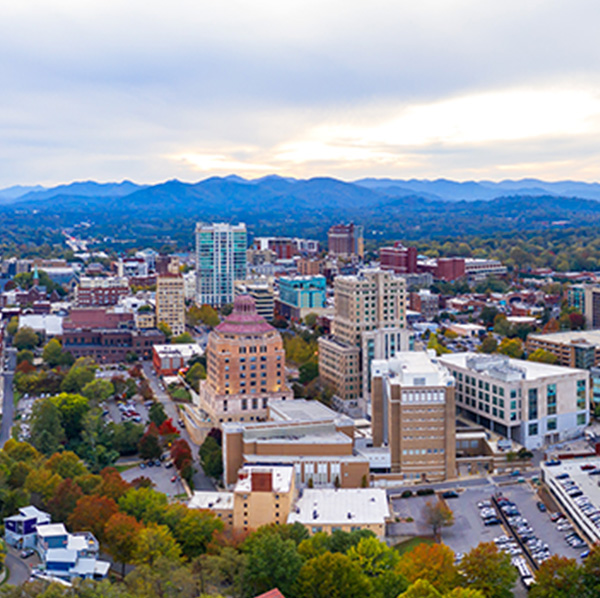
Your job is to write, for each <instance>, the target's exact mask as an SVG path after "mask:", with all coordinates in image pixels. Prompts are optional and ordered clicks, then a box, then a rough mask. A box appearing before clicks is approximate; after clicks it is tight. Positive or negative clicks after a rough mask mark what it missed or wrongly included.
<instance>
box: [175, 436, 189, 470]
mask: <svg viewBox="0 0 600 598" xmlns="http://www.w3.org/2000/svg"><path fill="white" fill-rule="evenodd" d="M171 459H173V463H174V464H175V467H177V469H181V468H182V467H183V464H184V462H185V461H191V460H192V449H191V448H190V445H189V444H188V443H187V441H185V440H184V439H183V438H179V439H178V440H176V441H175V442H174V443H173V445H172V446H171Z"/></svg>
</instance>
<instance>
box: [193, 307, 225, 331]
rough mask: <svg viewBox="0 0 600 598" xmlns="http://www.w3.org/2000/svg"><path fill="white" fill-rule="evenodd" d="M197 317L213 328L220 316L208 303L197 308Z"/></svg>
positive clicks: (217, 323)
mask: <svg viewBox="0 0 600 598" xmlns="http://www.w3.org/2000/svg"><path fill="white" fill-rule="evenodd" d="M198 319H199V320H200V321H201V322H202V323H203V324H204V325H205V326H208V327H209V328H214V327H215V326H218V325H219V322H220V318H219V314H218V313H217V311H216V310H215V308H214V307H212V306H210V305H203V306H202V307H200V309H199V310H198Z"/></svg>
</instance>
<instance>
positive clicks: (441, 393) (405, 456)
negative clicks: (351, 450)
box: [371, 352, 456, 481]
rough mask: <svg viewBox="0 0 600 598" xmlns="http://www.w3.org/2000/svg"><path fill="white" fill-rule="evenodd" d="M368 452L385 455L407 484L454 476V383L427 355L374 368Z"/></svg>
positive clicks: (398, 358) (397, 358)
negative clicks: (386, 450)
mask: <svg viewBox="0 0 600 598" xmlns="http://www.w3.org/2000/svg"><path fill="white" fill-rule="evenodd" d="M372 377H373V389H372V394H371V406H372V418H373V419H372V421H373V446H375V447H377V446H386V447H389V450H390V458H391V471H392V473H400V474H403V475H404V478H405V479H407V480H428V481H430V480H445V479H448V478H453V477H455V476H456V424H455V404H454V392H455V387H454V378H453V377H452V376H451V375H450V372H449V371H448V369H446V368H445V367H444V366H443V365H442V364H441V363H440V362H439V361H438V360H437V359H436V358H435V357H433V356H432V355H431V354H430V353H428V352H404V353H397V354H396V356H395V357H393V358H391V359H387V360H376V361H374V362H373V371H372Z"/></svg>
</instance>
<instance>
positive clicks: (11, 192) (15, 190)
mask: <svg viewBox="0 0 600 598" xmlns="http://www.w3.org/2000/svg"><path fill="white" fill-rule="evenodd" d="M44 189H45V187H42V186H41V185H33V186H31V185H30V186H23V185H14V186H13V187H8V188H6V189H0V202H1V203H7V202H10V201H13V200H15V199H18V198H19V197H23V195H26V194H27V193H31V192H35V191H44Z"/></svg>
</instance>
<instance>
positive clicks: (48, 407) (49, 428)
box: [31, 399, 65, 455]
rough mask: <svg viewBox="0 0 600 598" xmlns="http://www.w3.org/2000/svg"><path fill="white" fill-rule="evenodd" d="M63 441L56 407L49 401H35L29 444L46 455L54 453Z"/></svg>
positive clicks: (62, 432) (61, 426)
mask: <svg viewBox="0 0 600 598" xmlns="http://www.w3.org/2000/svg"><path fill="white" fill-rule="evenodd" d="M64 441H65V430H64V428H63V425H62V421H61V416H60V411H59V409H58V407H57V406H56V405H55V404H54V403H52V402H51V401H49V400H47V399H46V400H42V401H36V402H35V403H34V404H33V407H32V409H31V444H33V446H34V447H35V448H36V449H38V450H39V451H40V452H42V453H44V454H46V455H52V454H53V453H56V452H57V451H58V450H59V448H60V446H61V445H62V443H63V442H64Z"/></svg>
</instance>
